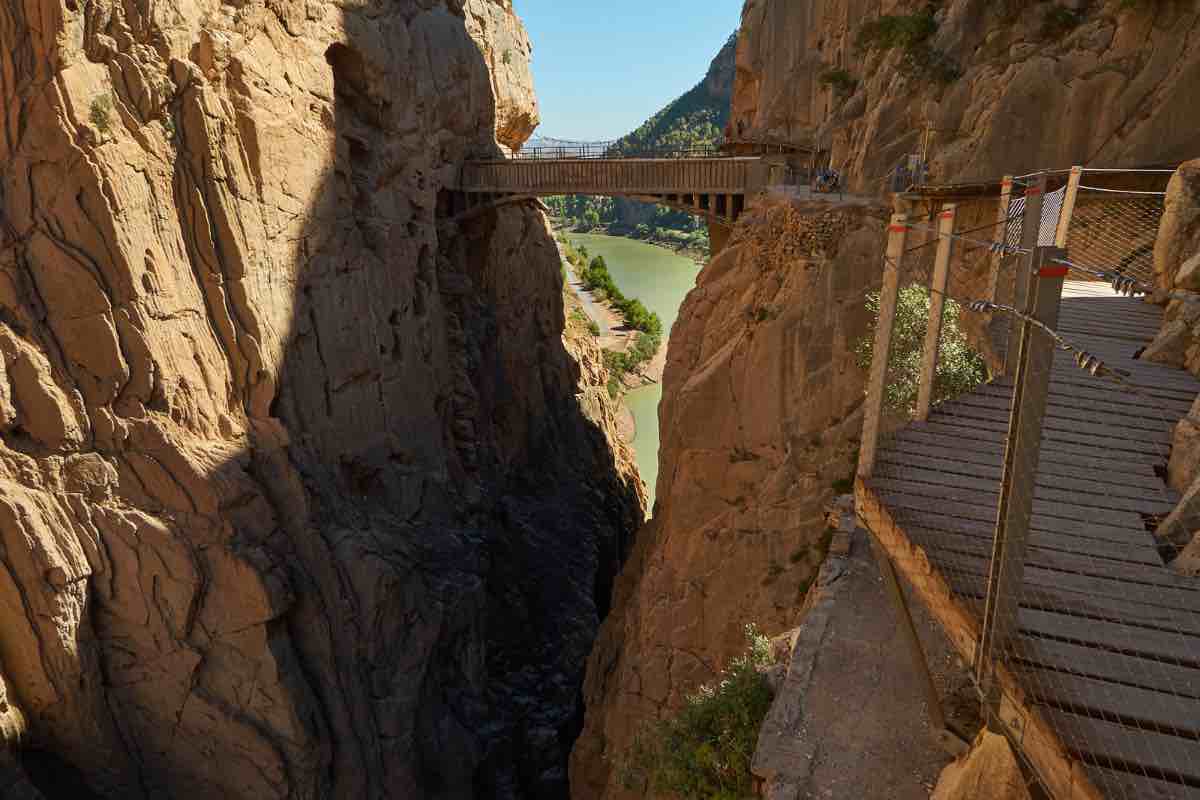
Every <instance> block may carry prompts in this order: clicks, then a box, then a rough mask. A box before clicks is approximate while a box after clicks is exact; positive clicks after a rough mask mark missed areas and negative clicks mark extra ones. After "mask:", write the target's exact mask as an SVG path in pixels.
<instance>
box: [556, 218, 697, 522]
mask: <svg viewBox="0 0 1200 800" xmlns="http://www.w3.org/2000/svg"><path fill="white" fill-rule="evenodd" d="M562 233H563V236H564V238H566V240H567V241H568V242H569V243H570V244H571V246H572V247H574V248H576V249H578V248H579V247H581V246H582V247H584V248H586V249H587V251H588V254H589V257H594V256H603V257H604V260H605V262H606V263H607V265H608V270H609V272H610V273H611V274H612V276H613V279H614V281H615V282H616V284H617V285H618V286H619V287H620V288H621V291H622V292H623V293H624V294H626V295H627V296H629V297H636V298H639V299H640V300H641V301H642V302H643V303H644V304H645V306H646V307H647V308H648V309H649V310H650V311H653V312H654V313H656V314H658V316H659V318H660V319H661V321H662V326H663V331H664V341H663V344H662V346H661V347H660V348H659V350H658V352H657V353H656V354H655V356H654V357H653V358H652V359H651V360H650V361H648V362H646V363H645V364H643V365H642V366H641V368H640V369H639V370H638V375H639V377H638V378H637V379H635V380H633V381H631V382H627V384H626V386H625V387H624V391H623V392H622V396H621V406H622V412H621V417H622V420H621V422H620V429H621V430H622V436H623V437H624V438H625V441H626V442H628V443H629V444H630V445H631V446H632V447H633V449H634V453H635V457H636V460H637V464H638V470H639V472H641V475H642V479H643V480H645V482H646V488H647V493H648V496H649V499H650V506H651V507H653V504H654V495H655V485H656V484H657V482H658V445H659V429H658V404H659V400H660V399H661V398H662V384H661V381H662V372H663V368H664V367H665V365H666V356H667V348H668V347H669V346H670V342H669V332H670V330H671V327H672V325H674V323H675V318H676V316H677V315H678V313H679V305H680V303H682V302H683V298H684V296H685V295H686V294H687V293H688V292H689V291H690V290H691V289H692V287H693V286H695V284H696V276H697V275H698V274H699V272H700V267H701V266H702V264H699V263H697V262H695V261H692V260H691V259H689V258H687V257H683V256H680V255H678V254H677V253H675V252H674V251H672V250H669V249H666V248H662V247H658V246H655V245H652V244H648V243H646V242H644V241H642V240H637V239H629V238H626V237H620V236H608V235H606V234H595V233H587V234H584V233H573V232H570V231H565V232H562ZM565 263H566V260H565V258H564V264H565ZM566 269H567V280H568V283H569V284H570V285H571V287H572V289H573V291H574V292H575V293H576V294H577V295H579V294H580V293H582V295H580V308H582V309H584V311H585V312H586V313H587V314H588V315H589V317H592V318H593V319H594V321H595V322H596V323H597V327H598V328H601V329H603V328H604V327H605V326H606V325H607V326H608V330H609V334H608V336H607V337H601V346H602V347H606V348H607V346H608V345H607V344H606V342H613V343H616V342H617V339H616V338H615V337H616V336H617V335H618V332H620V331H621V329H622V328H623V327H624V320H623V319H621V317H620V316H619V314H617V313H616V312H615V311H614V310H613V309H612V308H611V307H608V306H607V305H606V304H605V303H603V302H600V301H597V300H596V299H595V297H594V296H593V295H592V293H590V292H588V291H587V290H586V289H584V288H583V285H582V282H580V281H579V280H578V276H576V275H574V273H573V271H572V269H571V268H570V267H567V268H566ZM584 296H586V300H585V299H584ZM593 309H594V311H593ZM593 314H595V316H593ZM629 333H630V331H628V329H626V330H624V334H625V341H626V342H628V340H629V336H628V334H629ZM633 333H636V331H634V332H633ZM631 377H632V376H631ZM626 431H627V432H628V435H626Z"/></svg>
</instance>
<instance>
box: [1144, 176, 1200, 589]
mask: <svg viewBox="0 0 1200 800" xmlns="http://www.w3.org/2000/svg"><path fill="white" fill-rule="evenodd" d="M1154 273H1155V279H1156V281H1157V283H1158V289H1159V291H1158V292H1157V297H1156V298H1154V299H1157V300H1160V301H1161V302H1163V303H1165V304H1166V312H1165V313H1164V315H1163V324H1162V329H1161V330H1160V331H1159V334H1158V337H1157V338H1156V339H1155V340H1154V341H1153V342H1152V343H1151V344H1150V346H1149V347H1147V348H1146V350H1145V352H1144V353H1142V358H1145V359H1148V360H1150V361H1158V362H1160V363H1164V364H1170V365H1172V366H1176V367H1179V368H1181V369H1187V370H1189V371H1190V372H1192V374H1194V375H1200V274H1198V273H1200V161H1188V162H1185V163H1184V164H1182V165H1181V166H1180V167H1179V169H1178V170H1177V171H1176V172H1175V174H1174V175H1173V176H1172V177H1171V181H1170V183H1169V184H1168V185H1167V196H1166V203H1165V211H1164V213H1163V218H1162V222H1161V224H1160V225H1159V230H1158V240H1157V242H1156V244H1155V248H1154ZM1167 477H1168V479H1169V481H1170V483H1171V486H1173V487H1174V488H1175V489H1177V490H1179V491H1180V492H1181V493H1182V494H1183V497H1182V498H1181V499H1180V501H1179V503H1178V505H1177V506H1176V507H1175V509H1174V511H1172V512H1171V514H1170V515H1169V516H1168V517H1167V518H1166V519H1165V520H1163V521H1162V522H1161V523H1160V524H1159V526H1158V528H1157V530H1156V531H1155V534H1156V535H1157V536H1158V538H1159V539H1160V540H1161V542H1162V543H1163V544H1164V545H1166V547H1167V548H1168V552H1170V550H1172V549H1173V550H1176V551H1178V552H1177V554H1176V557H1175V558H1174V560H1173V562H1172V566H1173V567H1174V568H1175V569H1176V570H1178V571H1179V572H1183V573H1185V574H1188V575H1200V398H1197V399H1196V401H1195V402H1194V403H1193V404H1192V408H1191V410H1190V411H1189V413H1188V415H1187V416H1185V417H1184V418H1183V419H1181V420H1180V421H1179V422H1178V424H1176V426H1175V432H1174V434H1173V436H1172V441H1171V459H1170V462H1169V463H1168V465H1167Z"/></svg>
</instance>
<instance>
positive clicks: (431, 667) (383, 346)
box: [0, 0, 640, 800]
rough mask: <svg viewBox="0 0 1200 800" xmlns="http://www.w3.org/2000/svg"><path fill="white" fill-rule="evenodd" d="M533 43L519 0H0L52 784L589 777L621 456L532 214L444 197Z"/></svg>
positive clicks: (17, 325)
mask: <svg viewBox="0 0 1200 800" xmlns="http://www.w3.org/2000/svg"><path fill="white" fill-rule="evenodd" d="M528 53H529V47H528V41H527V38H526V36H525V33H524V31H523V29H522V27H521V25H520V22H519V20H517V19H516V17H515V16H514V14H513V11H512V8H511V5H510V3H509V0H467V1H466V2H463V0H446V1H445V2H441V1H440V0H391V1H390V2H371V1H370V0H367V1H365V2H355V3H341V4H335V3H317V2H311V1H309V2H305V0H267V1H266V2H264V1H263V0H248V1H246V2H237V3H230V2H219V1H218V0H189V1H188V2H184V3H182V4H180V3H176V4H153V3H143V2H124V3H120V2H110V1H109V0H84V2H75V0H66V1H65V2H60V1H59V0H23V2H17V3H7V4H5V5H4V7H3V8H0V107H2V108H3V111H4V123H3V126H2V127H0V165H2V166H0V214H2V220H3V226H2V229H0V354H2V356H3V357H2V359H0V610H2V613H0V735H2V737H3V739H4V740H6V741H7V742H8V743H10V744H12V743H16V742H18V741H19V743H20V744H21V745H23V747H24V748H25V750H24V754H23V757H24V760H25V763H26V767H27V769H28V771H29V772H30V773H31V775H32V776H33V778H34V781H35V782H36V783H39V784H41V786H42V787H43V788H44V789H47V793H48V794H49V795H50V796H51V797H53V796H55V794H54V791H53V788H54V786H58V787H64V786H68V784H65V783H64V780H65V777H64V776H75V777H76V778H77V779H78V781H80V782H86V783H87V784H88V785H90V787H91V788H92V790H94V791H95V792H96V793H97V794H98V795H100V796H103V797H113V798H116V797H120V798H151V797H154V798H158V797H172V798H190V797H195V798H201V797H204V798H209V797H228V798H255V799H256V800H258V798H276V797H278V798H284V797H286V798H312V797H395V798H410V797H427V798H442V797H445V798H450V797H454V798H459V797H471V796H478V797H488V798H493V797H498V798H503V797H523V796H535V795H536V796H539V797H555V796H562V795H563V794H564V793H565V785H566V779H565V754H566V751H567V748H569V746H570V742H571V740H572V738H573V736H574V733H575V731H577V730H578V727H579V725H580V719H579V713H580V711H579V709H578V707H577V703H578V687H579V683H580V680H581V671H582V662H583V659H584V657H585V655H586V653H587V652H588V649H589V647H590V644H591V640H592V637H593V635H594V632H595V630H596V626H597V624H598V618H599V616H600V615H602V614H603V613H604V612H605V611H606V609H607V603H608V594H609V592H608V589H609V584H610V581H611V578H612V575H613V573H614V572H615V570H616V567H617V565H618V564H619V561H620V558H621V556H622V554H623V552H624V550H625V548H626V547H627V544H628V537H629V534H630V531H631V530H632V528H633V525H634V524H635V520H638V519H640V503H639V501H638V489H637V487H636V475H635V473H634V472H633V470H632V467H631V466H630V465H629V464H628V463H627V462H626V461H624V460H623V459H618V458H615V457H614V454H613V450H612V449H611V448H610V446H609V442H608V440H607V439H606V437H605V431H606V430H611V408H609V407H608V406H607V405H606V403H605V400H604V398H603V393H602V392H600V391H597V390H596V387H595V386H590V385H588V377H589V376H590V377H591V379H592V381H593V382H594V381H595V380H597V378H600V379H601V380H600V384H601V385H602V384H603V381H602V378H603V376H602V375H600V376H597V375H596V374H594V373H595V372H596V370H595V369H594V368H593V369H591V370H589V371H586V372H585V371H581V369H580V366H579V364H578V363H577V362H576V360H575V359H574V358H573V357H572V356H571V355H570V354H569V353H568V352H567V350H566V349H565V348H564V343H563V340H562V332H563V311H562V303H561V294H560V292H561V277H560V273H559V266H558V257H557V251H556V248H555V246H554V243H553V241H552V240H551V239H550V237H549V236H548V233H547V229H546V225H545V220H544V217H543V216H542V214H541V213H540V212H538V211H536V210H534V209H527V208H516V207H511V208H509V209H506V210H502V211H499V212H496V213H494V214H490V215H486V216H484V217H480V218H477V219H476V220H473V221H470V222H465V223H462V224H458V223H454V222H452V221H447V220H443V219H439V217H438V215H437V208H438V205H439V204H438V199H439V193H440V192H441V191H442V190H443V189H444V188H445V187H446V186H447V185H449V184H450V183H451V181H452V178H453V175H454V173H455V170H456V168H457V165H458V164H459V163H460V162H461V161H462V160H463V159H464V158H465V157H467V156H468V155H470V154H473V153H474V154H480V153H492V152H495V151H496V148H497V142H498V141H499V142H500V143H502V144H504V145H506V146H508V147H519V146H520V144H521V142H522V141H523V140H524V137H525V136H527V135H528V132H529V130H531V128H532V125H533V124H534V121H535V120H536V108H535V106H534V105H533V104H532V89H531V86H530V85H529V82H528V64H527V61H528ZM65 765H69V767H68V766H65ZM14 785H15V784H14ZM69 788H71V789H72V791H74V790H75V788H74V787H69ZM70 796H73V797H76V796H82V795H79V794H72V795H70Z"/></svg>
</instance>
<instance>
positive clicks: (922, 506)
mask: <svg viewBox="0 0 1200 800" xmlns="http://www.w3.org/2000/svg"><path fill="white" fill-rule="evenodd" d="M872 484H874V485H875V486H876V489H877V491H878V493H879V497H880V499H881V500H886V501H887V502H888V504H889V506H890V507H893V508H896V509H897V510H898V511H900V512H904V511H906V510H909V509H911V510H912V511H914V512H917V514H922V513H929V512H933V513H940V514H945V515H947V516H952V517H955V518H962V519H967V520H974V521H976V522H982V523H985V524H990V525H992V526H995V524H996V504H995V503H990V504H985V505H979V504H973V503H968V502H965V501H959V502H956V503H955V504H954V505H953V506H948V505H946V502H945V501H946V498H945V497H938V496H936V495H924V494H921V493H919V492H920V490H921V489H922V488H923V487H922V486H921V485H920V484H897V485H903V487H904V489H905V491H900V490H898V489H895V488H885V487H883V486H880V485H879V484H880V481H879V480H878V479H875V480H873V481H872ZM901 516H904V515H903V514H901ZM910 516H914V518H915V515H910ZM905 519H908V517H905ZM1030 530H1031V531H1032V532H1033V535H1035V536H1036V535H1039V534H1042V533H1067V534H1069V535H1071V536H1075V537H1078V538H1079V539H1083V540H1087V539H1101V540H1105V541H1109V542H1113V543H1115V544H1120V545H1129V544H1130V543H1133V544H1135V545H1136V544H1137V543H1139V542H1142V543H1144V542H1145V540H1146V536H1145V535H1146V532H1145V531H1133V530H1130V529H1129V528H1123V527H1120V526H1108V525H1099V524H1087V523H1072V521H1070V520H1066V521H1064V520H1062V519H1061V518H1050V517H1040V516H1038V515H1036V514H1035V515H1034V517H1033V520H1032V522H1031V523H1030ZM1031 541H1032V539H1031Z"/></svg>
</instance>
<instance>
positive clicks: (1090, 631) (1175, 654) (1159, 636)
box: [965, 599, 1200, 670]
mask: <svg viewBox="0 0 1200 800" xmlns="http://www.w3.org/2000/svg"><path fill="white" fill-rule="evenodd" d="M965 602H967V603H968V604H969V605H970V606H972V607H973V608H975V609H976V613H977V615H978V613H979V612H980V611H981V610H982V601H978V602H975V601H972V600H970V599H967V600H966V601H965ZM1017 622H1018V624H1019V625H1020V627H1021V631H1022V632H1024V633H1025V634H1027V635H1029V636H1042V637H1050V638H1054V639H1059V640H1062V641H1071V642H1075V643H1076V644H1082V645H1084V646H1087V647H1091V648H1094V649H1095V650H1096V651H1113V652H1117V653H1125V654H1127V655H1133V656H1139V657H1141V658H1145V659H1147V660H1150V661H1159V662H1161V663H1163V664H1168V665H1172V666H1180V667H1187V668H1188V669H1192V670H1195V669H1200V651H1198V650H1196V648H1195V643H1196V638H1195V637H1188V636H1181V635H1177V634H1168V633H1165V632H1160V631H1155V630H1150V629H1147V628H1139V627H1136V626H1133V625H1125V624H1121V623H1115V622H1106V621H1103V620H1098V619H1093V618H1091V617H1084V616H1073V615H1070V614H1061V613H1058V612H1055V611H1046V610H1043V609H1038V608H1024V607H1023V608H1021V610H1020V611H1019V612H1018V614H1017ZM1093 657H1100V654H1099V652H1097V653H1096V655H1094V656H1093Z"/></svg>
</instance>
